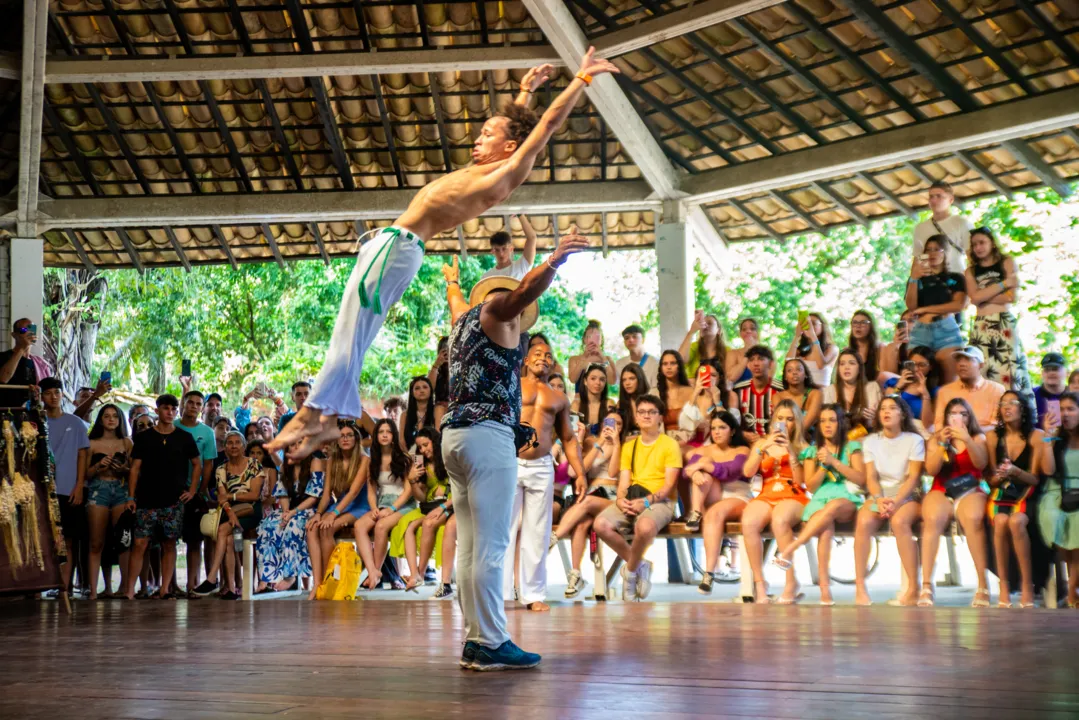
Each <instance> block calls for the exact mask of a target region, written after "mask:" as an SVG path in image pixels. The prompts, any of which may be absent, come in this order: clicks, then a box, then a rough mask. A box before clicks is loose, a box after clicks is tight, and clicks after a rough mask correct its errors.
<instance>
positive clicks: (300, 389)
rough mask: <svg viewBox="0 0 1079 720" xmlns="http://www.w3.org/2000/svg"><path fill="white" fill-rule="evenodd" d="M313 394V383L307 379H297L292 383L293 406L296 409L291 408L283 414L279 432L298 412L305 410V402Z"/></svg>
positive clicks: (278, 428)
mask: <svg viewBox="0 0 1079 720" xmlns="http://www.w3.org/2000/svg"><path fill="white" fill-rule="evenodd" d="M310 394H311V383H309V382H307V381H306V380H297V381H296V382H294V383H292V406H293V407H294V408H296V409H295V410H290V411H288V412H287V413H285V414H284V415H282V416H281V420H279V421H278V423H277V432H281V431H282V430H284V429H285V426H286V425H288V422H289V420H291V419H292V418H294V417H296V413H298V412H300V410H303V405H304V403H306V402H307V396H308V395H310Z"/></svg>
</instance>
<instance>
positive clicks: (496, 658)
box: [472, 640, 541, 672]
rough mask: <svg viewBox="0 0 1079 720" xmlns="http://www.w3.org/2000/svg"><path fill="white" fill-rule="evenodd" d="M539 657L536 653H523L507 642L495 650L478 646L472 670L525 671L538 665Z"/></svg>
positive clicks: (510, 641)
mask: <svg viewBox="0 0 1079 720" xmlns="http://www.w3.org/2000/svg"><path fill="white" fill-rule="evenodd" d="M540 660H541V658H540V656H539V655H537V654H536V653H530V652H525V651H524V650H522V649H521V648H519V647H517V646H516V645H514V644H513V641H512V640H507V641H506V642H504V643H502V644H501V645H499V646H498V647H497V648H495V649H493V650H492V649H491V648H487V647H483V646H482V645H480V646H479V647H478V648H477V650H476V660H475V662H473V663H472V669H473V670H478V671H479V672H491V671H494V670H527V669H528V668H534V667H536V666H537V665H539V664H540Z"/></svg>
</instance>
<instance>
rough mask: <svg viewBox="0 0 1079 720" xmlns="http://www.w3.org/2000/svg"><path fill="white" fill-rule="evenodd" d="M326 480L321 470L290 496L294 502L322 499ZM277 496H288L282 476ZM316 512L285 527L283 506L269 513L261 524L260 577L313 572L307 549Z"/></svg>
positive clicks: (276, 578) (301, 514)
mask: <svg viewBox="0 0 1079 720" xmlns="http://www.w3.org/2000/svg"><path fill="white" fill-rule="evenodd" d="M324 482H325V478H324V475H323V473H322V472H321V471H318V472H313V473H311V477H310V479H309V480H308V481H307V487H306V488H305V489H304V492H303V494H301V495H298V496H297V497H296V498H289V499H290V500H291V503H290V504H292V505H298V504H299V503H300V502H302V501H303V500H304V499H305V497H313V498H318V497H320V496H321V495H322V487H323V484H324ZM273 494H274V497H275V498H288V497H289V494H288V491H287V490H286V489H285V485H284V483H282V482H281V479H280V478H278V480H277V484H276V485H275V486H274V492H273ZM313 514H314V509H313V508H308V509H307V510H301V511H300V512H298V513H296V514H295V515H294V516H293V517H292V519H291V520H289V521H288V524H286V525H285V527H281V516H282V515H283V513H282V511H281V509H280V508H275V509H274V511H273V512H271V513H269V514H268V515H266V516H265V517H264V518H263V519H262V522H261V523H259V529H258V541H257V542H256V544H255V552H256V554H257V557H258V574H259V580H260V581H262V582H266V583H275V582H279V581H281V580H284V579H286V578H298V577H300V576H301V575H310V574H311V556H310V555H309V554H308V552H307V521H308V520H309V519H310V518H311V516H312V515H313Z"/></svg>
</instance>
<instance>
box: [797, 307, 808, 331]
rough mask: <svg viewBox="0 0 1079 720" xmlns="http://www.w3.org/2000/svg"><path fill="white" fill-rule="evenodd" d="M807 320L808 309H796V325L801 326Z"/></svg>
mask: <svg viewBox="0 0 1079 720" xmlns="http://www.w3.org/2000/svg"><path fill="white" fill-rule="evenodd" d="M807 320H809V311H808V310H799V311H798V327H803V326H804V325H805V324H806V321H807Z"/></svg>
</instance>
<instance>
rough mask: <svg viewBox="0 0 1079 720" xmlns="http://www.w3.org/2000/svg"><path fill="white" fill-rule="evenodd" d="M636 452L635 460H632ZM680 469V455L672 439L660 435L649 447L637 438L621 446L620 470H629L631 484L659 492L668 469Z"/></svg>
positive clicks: (676, 444) (652, 491) (651, 491)
mask: <svg viewBox="0 0 1079 720" xmlns="http://www.w3.org/2000/svg"><path fill="white" fill-rule="evenodd" d="M634 451H636V459H634ZM681 467H682V453H681V452H680V451H679V449H678V443H677V442H676V441H675V440H674V438H671V437H668V436H666V435H660V436H659V437H658V438H656V441H655V442H654V443H652V444H651V445H645V444H644V442H642V441H641V439H640V438H639V437H637V438H633V439H632V440H630V441H629V442H627V443H626V444H625V445H623V446H622V469H623V470H631V471H632V476H631V482H632V483H633V484H634V485H641V486H643V487H645V488H647V489H648V492H650V493H655V492H659V489H660V488H661V487H663V483H664V481H665V480H666V479H667V470H668V468H681Z"/></svg>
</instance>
